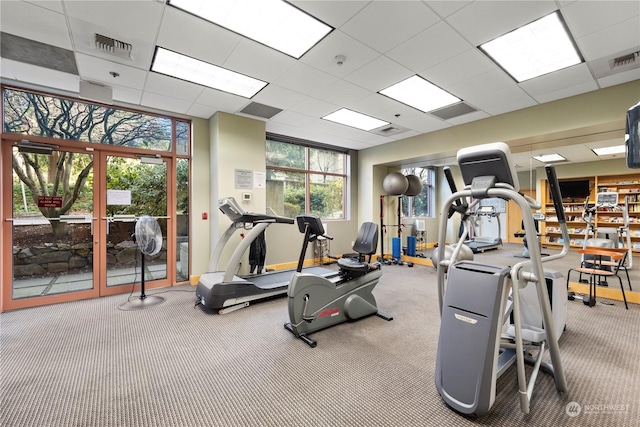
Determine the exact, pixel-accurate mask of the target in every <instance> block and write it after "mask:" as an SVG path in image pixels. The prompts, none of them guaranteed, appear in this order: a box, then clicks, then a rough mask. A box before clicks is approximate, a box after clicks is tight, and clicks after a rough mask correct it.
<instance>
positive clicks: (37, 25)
mask: <svg viewBox="0 0 640 427" xmlns="http://www.w3.org/2000/svg"><path fill="white" fill-rule="evenodd" d="M0 11H1V12H2V13H0V24H1V25H0V28H2V31H3V32H6V33H10V34H13V35H16V36H20V37H25V38H29V39H32V40H35V41H38V42H41V43H47V44H50V45H52V46H57V47H61V48H64V49H72V47H73V46H72V44H71V39H70V37H69V30H68V29H67V21H66V19H65V16H64V15H61V14H60V13H56V12H53V11H51V10H49V9H45V8H42V7H39V6H35V5H33V4H29V3H27V2H23V1H19V2H18V1H2V2H0Z"/></svg>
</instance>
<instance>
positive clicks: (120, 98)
mask: <svg viewBox="0 0 640 427" xmlns="http://www.w3.org/2000/svg"><path fill="white" fill-rule="evenodd" d="M141 101H142V90H139V89H133V88H130V87H124V86H113V103H114V104H116V105H117V104H121V103H124V104H125V106H126V107H128V108H131V107H134V108H135V106H136V105H140V102H141ZM127 104H128V105H127Z"/></svg>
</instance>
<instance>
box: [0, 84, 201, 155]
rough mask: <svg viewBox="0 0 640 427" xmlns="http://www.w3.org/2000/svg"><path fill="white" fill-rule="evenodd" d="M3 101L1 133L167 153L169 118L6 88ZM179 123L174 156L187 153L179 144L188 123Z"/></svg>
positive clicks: (169, 132)
mask: <svg viewBox="0 0 640 427" xmlns="http://www.w3.org/2000/svg"><path fill="white" fill-rule="evenodd" d="M3 98H4V99H3V101H4V132H11V133H18V134H24V135H33V136H43V137H48V138H59V139H66V140H72V141H83V142H91V143H96V144H108V145H118V146H121V147H131V148H137V149H147V150H159V151H171V128H172V120H171V118H170V117H162V116H155V115H151V114H146V113H141V112H136V111H128V110H122V109H116V108H113V107H104V106H101V105H97V104H90V103H86V102H81V101H76V100H73V99H67V98H61V97H55V96H49V95H42V94H39V93H34V92H27V91H22V90H16V89H9V88H5V89H4V90H3ZM181 124H182V126H179V127H178V132H177V133H178V135H177V136H178V139H179V141H180V142H181V148H179V151H178V154H187V152H185V151H184V150H186V147H185V144H186V143H184V142H183V141H184V138H185V135H188V128H189V123H186V122H181ZM185 125H186V126H185ZM183 147H184V148H183Z"/></svg>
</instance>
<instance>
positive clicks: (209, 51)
mask: <svg viewBox="0 0 640 427" xmlns="http://www.w3.org/2000/svg"><path fill="white" fill-rule="evenodd" d="M180 29H183V30H182V31H181V30H180ZM186 29H189V30H188V31H187V30H186ZM240 39H241V37H240V36H239V35H237V34H235V33H232V32H231V31H227V30H225V29H223V28H221V27H218V26H217V25H214V24H212V23H210V22H208V21H205V20H204V19H200V18H196V17H195V16H193V15H190V14H188V13H186V12H183V11H181V10H178V9H176V8H174V7H170V6H168V7H167V8H166V11H165V14H164V17H163V20H162V25H161V27H160V31H159V33H158V38H157V42H156V44H157V45H158V46H162V47H165V48H167V49H170V50H173V51H176V52H179V53H182V54H184V55H187V56H191V57H193V58H196V59H200V60H202V61H205V62H209V63H211V64H214V65H218V66H220V65H222V64H223V63H224V61H225V60H226V59H227V58H228V57H229V56H230V55H231V52H233V49H235V47H236V46H237V45H238V43H240Z"/></svg>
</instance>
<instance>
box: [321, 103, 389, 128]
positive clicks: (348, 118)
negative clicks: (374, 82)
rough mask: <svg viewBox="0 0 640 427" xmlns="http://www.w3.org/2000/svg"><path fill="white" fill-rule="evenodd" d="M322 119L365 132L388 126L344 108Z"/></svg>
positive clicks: (380, 121) (381, 121) (385, 123)
mask: <svg viewBox="0 0 640 427" xmlns="http://www.w3.org/2000/svg"><path fill="white" fill-rule="evenodd" d="M323 119H325V120H329V121H331V122H336V123H340V124H343V125H347V126H351V127H354V128H358V129H362V130H366V131H370V130H372V129H375V128H379V127H380V126H385V125H388V124H389V122H385V121H383V120H379V119H376V118H375V117H371V116H367V115H365V114H360V113H357V112H355V111H352V110H348V109H346V108H342V109H340V110H338V111H336V112H333V113H331V114H328V115H326V116H324V117H323Z"/></svg>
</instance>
